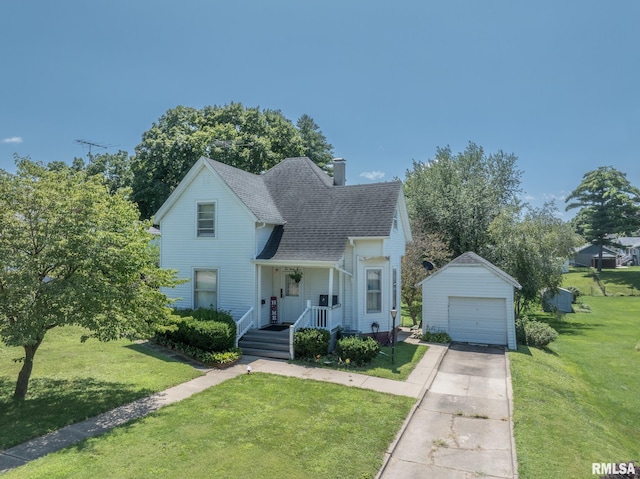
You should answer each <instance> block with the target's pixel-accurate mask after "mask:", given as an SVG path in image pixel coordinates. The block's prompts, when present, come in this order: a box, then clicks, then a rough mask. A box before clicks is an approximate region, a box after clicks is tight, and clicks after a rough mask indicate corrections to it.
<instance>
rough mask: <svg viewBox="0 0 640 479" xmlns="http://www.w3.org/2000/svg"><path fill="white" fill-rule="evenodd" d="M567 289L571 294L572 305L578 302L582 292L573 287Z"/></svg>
mask: <svg viewBox="0 0 640 479" xmlns="http://www.w3.org/2000/svg"><path fill="white" fill-rule="evenodd" d="M567 289H568V290H569V291H571V293H572V294H573V300H572V301H571V302H572V303H575V302H576V301H578V298H579V297H580V296H582V295H583V293H582V291H580V290H579V289H578V288H576V287H575V286H569V287H568V288H567Z"/></svg>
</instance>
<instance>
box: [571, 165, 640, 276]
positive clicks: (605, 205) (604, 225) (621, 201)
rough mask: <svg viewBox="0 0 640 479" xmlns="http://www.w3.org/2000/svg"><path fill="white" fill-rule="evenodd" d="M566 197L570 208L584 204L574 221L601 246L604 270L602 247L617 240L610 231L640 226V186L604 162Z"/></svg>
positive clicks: (600, 258) (582, 232)
mask: <svg viewBox="0 0 640 479" xmlns="http://www.w3.org/2000/svg"><path fill="white" fill-rule="evenodd" d="M565 201H566V203H568V204H567V206H566V210H567V211H568V210H570V209H573V208H580V210H579V211H578V214H577V215H576V218H575V220H574V223H575V225H576V228H577V230H578V233H580V234H581V235H582V236H584V238H585V239H586V240H587V241H591V242H592V243H593V244H595V245H598V246H599V252H598V272H600V271H602V247H603V246H605V245H609V244H613V242H612V240H611V238H610V236H609V235H614V234H619V233H630V232H632V231H635V230H636V229H638V227H639V226H640V190H639V189H638V188H637V187H635V186H633V185H632V184H631V183H630V182H629V180H627V176H626V175H625V174H624V173H622V172H621V171H618V170H617V169H615V168H614V167H612V166H601V167H599V168H597V169H595V170H592V171H588V172H587V173H585V174H584V176H583V177H582V181H581V182H580V184H579V185H578V186H577V187H576V189H575V190H573V191H572V192H571V194H570V195H569V196H567V199H566V200H565Z"/></svg>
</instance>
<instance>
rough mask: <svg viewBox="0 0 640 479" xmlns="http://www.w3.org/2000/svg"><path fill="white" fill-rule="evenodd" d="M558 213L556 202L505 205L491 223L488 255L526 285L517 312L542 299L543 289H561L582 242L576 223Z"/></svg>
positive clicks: (517, 305)
mask: <svg viewBox="0 0 640 479" xmlns="http://www.w3.org/2000/svg"><path fill="white" fill-rule="evenodd" d="M557 213H558V210H557V208H556V206H555V204H553V203H546V204H545V205H544V206H543V207H542V208H533V207H531V206H529V205H526V204H525V205H522V204H516V205H514V206H511V207H509V208H504V209H503V210H502V211H501V212H500V214H499V215H498V216H497V217H496V218H495V219H494V220H493V222H492V223H491V225H490V227H489V233H490V236H491V247H490V248H489V250H488V251H487V257H488V259H489V260H490V261H492V262H493V263H495V264H496V265H499V266H500V268H502V269H503V270H504V271H506V272H507V273H509V274H510V275H511V276H513V277H514V278H515V279H516V280H517V281H518V282H519V283H520V285H521V286H522V289H520V290H519V291H517V292H516V296H515V309H516V314H517V315H520V312H521V311H522V309H523V308H525V307H526V306H527V305H529V304H531V303H533V302H536V301H538V299H539V297H540V291H541V290H543V289H549V290H551V291H557V289H558V288H559V287H560V285H561V284H562V267H563V263H564V261H565V259H567V258H568V257H569V256H570V255H571V254H572V252H573V248H574V247H575V246H576V245H577V244H578V243H579V238H578V236H577V235H576V234H575V231H574V229H573V226H572V225H571V224H569V223H566V222H563V221H562V220H560V219H559V218H558V216H557Z"/></svg>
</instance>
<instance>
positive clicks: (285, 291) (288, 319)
mask: <svg viewBox="0 0 640 479" xmlns="http://www.w3.org/2000/svg"><path fill="white" fill-rule="evenodd" d="M279 270H280V271H279V273H276V275H278V276H279V278H274V281H273V283H274V284H275V285H280V291H279V293H280V294H279V295H278V297H279V298H278V299H279V302H280V305H279V306H280V307H279V308H278V309H279V311H278V312H279V318H278V319H279V322H280V323H294V322H295V321H296V319H298V317H300V315H301V314H302V305H303V303H302V285H303V281H304V280H303V279H300V281H299V282H296V281H295V278H292V277H291V275H293V274H294V272H295V271H296V270H295V269H293V268H279ZM294 276H295V275H294Z"/></svg>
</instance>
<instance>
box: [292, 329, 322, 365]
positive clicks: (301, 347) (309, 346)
mask: <svg viewBox="0 0 640 479" xmlns="http://www.w3.org/2000/svg"><path fill="white" fill-rule="evenodd" d="M330 339H331V333H329V331H327V330H326V329H315V328H300V329H298V330H297V331H296V333H295V335H294V337H293V351H294V355H295V357H296V358H300V359H310V358H315V357H316V356H318V355H320V356H324V355H326V354H328V353H329V340H330Z"/></svg>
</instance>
